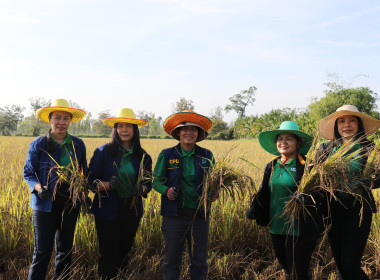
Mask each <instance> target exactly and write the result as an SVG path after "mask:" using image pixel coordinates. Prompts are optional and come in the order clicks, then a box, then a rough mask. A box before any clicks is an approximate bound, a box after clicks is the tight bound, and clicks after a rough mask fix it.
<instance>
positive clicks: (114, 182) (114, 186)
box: [110, 176, 120, 191]
mask: <svg viewBox="0 0 380 280" xmlns="http://www.w3.org/2000/svg"><path fill="white" fill-rule="evenodd" d="M119 188H120V181H119V177H117V176H112V177H111V179H110V191H117V190H118V189H119Z"/></svg>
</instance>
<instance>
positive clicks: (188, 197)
mask: <svg viewBox="0 0 380 280" xmlns="http://www.w3.org/2000/svg"><path fill="white" fill-rule="evenodd" d="M181 156H182V166H183V178H182V181H181V183H182V192H181V196H180V207H182V208H183V207H188V208H192V209H196V208H197V207H198V199H199V196H198V194H197V193H196V178H195V163H194V156H195V147H194V149H193V150H191V151H185V150H184V149H183V148H182V147H181ZM211 158H212V159H213V158H214V157H213V156H212V155H211ZM166 171H167V166H166V162H165V157H164V153H163V151H161V153H160V154H159V155H158V158H157V162H156V166H155V168H154V179H153V188H154V189H155V190H156V191H158V192H159V193H161V194H163V195H165V191H166V190H167V189H168V187H170V186H165V185H164V182H165V178H166Z"/></svg>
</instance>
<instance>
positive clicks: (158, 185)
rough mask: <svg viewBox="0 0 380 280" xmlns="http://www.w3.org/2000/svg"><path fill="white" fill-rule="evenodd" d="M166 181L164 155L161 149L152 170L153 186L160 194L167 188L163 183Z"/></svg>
mask: <svg viewBox="0 0 380 280" xmlns="http://www.w3.org/2000/svg"><path fill="white" fill-rule="evenodd" d="M165 181H166V163H165V156H164V153H163V151H161V153H160V154H159V155H158V158H157V162H156V166H155V167H154V172H153V188H154V189H155V190H156V191H157V192H159V193H160V194H165V191H166V190H167V189H168V187H167V186H165V185H164V183H165Z"/></svg>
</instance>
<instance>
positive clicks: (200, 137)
mask: <svg viewBox="0 0 380 280" xmlns="http://www.w3.org/2000/svg"><path fill="white" fill-rule="evenodd" d="M184 126H196V127H199V128H200V130H198V131H199V133H198V137H197V140H196V141H195V142H200V141H202V140H204V139H206V137H207V136H208V132H207V131H206V130H204V129H203V127H201V126H200V125H199V124H196V123H191V122H187V123H180V124H178V125H177V126H176V127H175V128H174V129H173V130H172V131H171V132H170V135H171V136H172V137H173V138H174V139H176V140H178V141H180V138H179V135H178V131H179V129H180V128H181V127H184Z"/></svg>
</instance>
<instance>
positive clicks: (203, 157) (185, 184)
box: [153, 111, 216, 280]
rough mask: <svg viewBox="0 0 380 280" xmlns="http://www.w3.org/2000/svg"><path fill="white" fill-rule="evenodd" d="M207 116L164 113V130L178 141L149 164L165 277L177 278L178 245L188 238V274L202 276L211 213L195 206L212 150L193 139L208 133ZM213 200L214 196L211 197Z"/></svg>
mask: <svg viewBox="0 0 380 280" xmlns="http://www.w3.org/2000/svg"><path fill="white" fill-rule="evenodd" d="M210 128H211V121H210V120H209V119H208V118H207V117H205V116H202V115H200V114H197V113H195V112H193V111H184V112H179V113H176V114H173V115H171V116H169V117H168V118H167V119H166V120H165V123H164V129H165V131H166V132H167V133H168V134H170V135H171V136H172V137H173V138H174V139H176V140H179V143H178V145H176V146H174V147H172V148H168V149H164V150H163V151H161V153H160V154H159V156H158V159H157V163H156V166H155V168H154V181H153V184H154V189H155V190H156V191H158V192H159V193H160V194H161V215H162V216H163V218H162V227H161V230H162V233H163V235H164V239H165V259H164V279H166V280H168V279H170V280H172V279H179V275H180V266H181V262H182V251H183V247H184V243H185V241H187V243H188V250H189V259H190V279H192V280H195V279H196V280H202V279H206V277H207V268H208V267H207V253H208V232H209V226H210V219H209V217H208V215H207V216H206V217H205V215H204V212H203V211H197V210H198V209H199V200H200V197H201V195H202V193H203V191H204V188H203V179H204V175H205V173H206V172H207V170H208V169H209V167H210V163H211V162H213V155H212V153H211V151H209V150H207V149H205V148H202V147H199V146H198V145H196V142H199V141H202V140H203V139H205V138H206V137H207V131H208V130H209V129H210ZM210 199H211V200H215V199H216V196H214V197H210Z"/></svg>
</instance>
